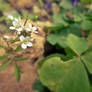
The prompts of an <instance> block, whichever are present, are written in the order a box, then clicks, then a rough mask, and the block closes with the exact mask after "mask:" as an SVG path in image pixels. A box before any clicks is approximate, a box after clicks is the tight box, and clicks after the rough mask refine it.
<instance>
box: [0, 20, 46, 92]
mask: <svg viewBox="0 0 92 92" xmlns="http://www.w3.org/2000/svg"><path fill="white" fill-rule="evenodd" d="M28 23H30V21H28ZM32 24H34V25H36V26H37V27H38V31H39V33H38V34H33V37H34V38H35V42H34V46H33V47H32V48H28V49H27V50H24V51H22V52H21V53H22V56H23V57H29V60H27V61H23V62H21V61H19V62H17V64H18V65H19V66H20V68H21V70H22V73H21V80H20V81H19V82H16V77H15V75H14V65H13V62H12V63H11V64H10V65H9V66H8V67H7V68H6V69H4V70H3V71H1V72H0V92H34V91H33V83H34V80H35V79H36V78H37V63H38V62H39V61H40V60H41V59H42V58H43V53H44V43H45V33H44V32H43V28H42V27H41V26H39V24H40V23H39V22H38V23H32ZM41 25H42V24H41ZM0 52H1V51H0ZM1 54H2V52H1Z"/></svg>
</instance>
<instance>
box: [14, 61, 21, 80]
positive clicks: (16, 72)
mask: <svg viewBox="0 0 92 92" xmlns="http://www.w3.org/2000/svg"><path fill="white" fill-rule="evenodd" d="M14 66H15V73H14V74H15V75H16V80H17V81H20V77H21V75H20V73H21V70H20V68H19V66H18V65H17V64H16V62H15V63H14Z"/></svg>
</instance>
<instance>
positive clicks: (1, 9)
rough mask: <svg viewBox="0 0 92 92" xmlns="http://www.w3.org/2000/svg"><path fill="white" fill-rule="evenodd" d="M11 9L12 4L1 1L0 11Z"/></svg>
mask: <svg viewBox="0 0 92 92" xmlns="http://www.w3.org/2000/svg"><path fill="white" fill-rule="evenodd" d="M10 9H11V6H10V4H8V3H7V2H5V0H0V11H9V10H10Z"/></svg>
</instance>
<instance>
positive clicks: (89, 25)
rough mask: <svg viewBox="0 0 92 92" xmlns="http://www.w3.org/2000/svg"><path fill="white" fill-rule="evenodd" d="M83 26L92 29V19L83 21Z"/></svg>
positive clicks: (85, 28)
mask: <svg viewBox="0 0 92 92" xmlns="http://www.w3.org/2000/svg"><path fill="white" fill-rule="evenodd" d="M81 27H82V28H83V29H84V30H92V22H91V21H88V20H84V21H83V22H82V25H81Z"/></svg>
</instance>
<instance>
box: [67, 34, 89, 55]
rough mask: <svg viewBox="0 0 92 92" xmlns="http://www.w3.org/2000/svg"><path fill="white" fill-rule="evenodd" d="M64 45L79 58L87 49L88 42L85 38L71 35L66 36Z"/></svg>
mask: <svg viewBox="0 0 92 92" xmlns="http://www.w3.org/2000/svg"><path fill="white" fill-rule="evenodd" d="M66 44H67V45H68V46H69V47H70V48H71V49H72V50H73V51H74V52H75V53H76V54H77V55H78V56H80V55H81V54H82V53H83V52H85V51H86V50H87V49H88V41H87V40H86V39H85V38H79V37H77V36H75V35H73V34H70V35H68V37H67V41H66Z"/></svg>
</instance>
